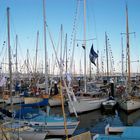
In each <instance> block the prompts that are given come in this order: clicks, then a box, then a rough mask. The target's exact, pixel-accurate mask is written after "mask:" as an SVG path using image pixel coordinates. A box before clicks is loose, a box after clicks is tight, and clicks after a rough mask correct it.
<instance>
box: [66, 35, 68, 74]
mask: <svg viewBox="0 0 140 140" xmlns="http://www.w3.org/2000/svg"><path fill="white" fill-rule="evenodd" d="M67 53H68V52H67V34H66V74H67V72H68V60H67V57H68V54H67Z"/></svg>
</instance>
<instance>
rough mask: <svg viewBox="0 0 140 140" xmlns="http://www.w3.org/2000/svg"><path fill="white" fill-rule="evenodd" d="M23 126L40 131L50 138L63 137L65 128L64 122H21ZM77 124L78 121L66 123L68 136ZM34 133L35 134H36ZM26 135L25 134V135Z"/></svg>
mask: <svg viewBox="0 0 140 140" xmlns="http://www.w3.org/2000/svg"><path fill="white" fill-rule="evenodd" d="M23 123H24V124H26V125H28V126H30V125H31V126H32V127H33V129H35V130H37V131H38V130H40V132H42V131H44V132H45V133H46V134H47V135H51V136H64V135H66V133H65V127H64V122H55V121H54V122H46V123H45V122H25V121H24V122H23ZM78 124H79V121H74V122H69V121H68V122H67V131H68V135H72V134H73V133H74V131H75V130H76V128H77V126H78ZM37 131H36V132H37ZM26 135H27V134H26Z"/></svg>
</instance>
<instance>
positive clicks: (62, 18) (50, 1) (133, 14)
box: [0, 0, 140, 73]
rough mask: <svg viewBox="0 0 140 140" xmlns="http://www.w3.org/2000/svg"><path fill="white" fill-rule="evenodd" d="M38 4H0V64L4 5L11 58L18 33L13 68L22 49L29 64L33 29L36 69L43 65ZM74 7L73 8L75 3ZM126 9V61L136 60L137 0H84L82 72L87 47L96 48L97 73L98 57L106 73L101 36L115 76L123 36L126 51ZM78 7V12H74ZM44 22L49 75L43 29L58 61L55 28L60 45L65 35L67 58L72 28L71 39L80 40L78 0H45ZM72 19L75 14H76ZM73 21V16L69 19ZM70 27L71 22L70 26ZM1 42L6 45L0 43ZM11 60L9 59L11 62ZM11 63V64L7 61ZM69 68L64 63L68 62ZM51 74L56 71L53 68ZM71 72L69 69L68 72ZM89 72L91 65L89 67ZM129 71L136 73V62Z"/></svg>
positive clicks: (36, 0) (34, 0) (78, 57)
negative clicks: (107, 42)
mask: <svg viewBox="0 0 140 140" xmlns="http://www.w3.org/2000/svg"><path fill="white" fill-rule="evenodd" d="M42 3H43V1H42V0H0V60H1V62H0V63H2V62H3V61H4V57H5V56H6V55H5V52H6V48H7V16H6V8H7V7H10V36H11V37H10V40H11V48H12V55H14V54H15V36H16V34H17V35H18V60H19V67H20V68H21V66H23V62H24V60H25V59H26V57H27V49H28V50H29V54H30V61H31V62H30V63H32V66H33V63H34V61H35V50H36V40H37V39H36V38H37V31H39V43H38V67H39V68H40V67H41V66H42V65H44V44H43V39H44V38H43V34H44V33H43V4H42ZM77 3H78V4H77ZM126 3H127V5H128V16H129V32H130V33H132V32H135V35H134V34H130V54H131V60H132V61H137V60H140V56H139V54H140V46H139V39H140V27H139V25H140V16H139V15H140V9H139V5H140V1H139V0H86V39H87V40H89V39H94V40H90V41H87V43H86V53H87V73H88V67H89V52H90V48H91V45H92V43H93V45H94V50H95V51H97V50H99V69H100V71H102V70H101V58H102V60H103V61H104V72H105V71H106V58H105V57H104V56H105V50H104V49H105V32H106V33H107V36H108V38H109V44H110V48H111V49H110V52H112V59H113V60H114V67H115V72H120V71H121V63H120V61H121V37H123V47H124V54H125V50H126V35H123V36H121V33H126V13H125V6H126ZM77 5H78V11H77V12H76V8H77ZM45 8H46V22H47V27H48V28H47V37H46V41H47V51H48V60H49V64H50V71H51V72H52V71H53V70H52V68H53V65H54V59H55V55H54V50H53V47H52V44H51V41H50V36H49V34H48V30H49V31H50V34H51V36H52V40H53V41H54V44H55V47H56V50H57V54H58V57H60V56H59V54H60V49H59V50H58V49H57V46H58V44H59V46H60V40H61V37H60V28H61V24H62V26H63V31H62V32H63V33H62V41H63V43H62V44H63V46H64V42H65V35H66V33H67V36H68V41H67V44H68V45H67V46H68V61H70V58H71V56H72V49H73V44H72V43H71V42H72V40H73V38H74V34H73V29H75V30H76V40H83V34H84V33H83V30H84V25H83V22H84V17H83V11H84V10H83V0H80V1H79V2H77V0H46V5H45ZM76 15H77V16H76ZM75 17H76V18H75ZM74 23H75V24H74ZM4 41H5V42H6V43H4ZM82 44H83V42H82V41H76V42H75V49H74V63H75V73H79V72H80V61H81V67H82V71H83V67H84V65H83V61H84V60H83V58H84V50H83V48H82V47H81V46H82ZM63 50H64V49H63ZM7 57H8V56H7ZM14 60H15V58H13V61H14ZM13 63H14V62H13ZM68 64H70V63H68ZM56 71H57V70H56ZM73 71H74V69H73ZM92 71H93V73H95V72H96V66H94V65H93V64H92ZM131 71H132V72H140V63H139V62H131Z"/></svg>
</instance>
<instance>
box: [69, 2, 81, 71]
mask: <svg viewBox="0 0 140 140" xmlns="http://www.w3.org/2000/svg"><path fill="white" fill-rule="evenodd" d="M78 13H79V0H77V6H76V12H75V19H74V27H73V49H72V56H71V60H70V67H69V71H70V73H71V72H72V64H73V57H74V50H75V40H76V22H77V17H78ZM70 43H71V44H70V45H72V38H71V42H70Z"/></svg>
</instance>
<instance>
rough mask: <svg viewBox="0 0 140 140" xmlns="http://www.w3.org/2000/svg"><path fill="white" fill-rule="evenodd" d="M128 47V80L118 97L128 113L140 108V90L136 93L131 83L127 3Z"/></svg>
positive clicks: (122, 107)
mask: <svg viewBox="0 0 140 140" xmlns="http://www.w3.org/2000/svg"><path fill="white" fill-rule="evenodd" d="M126 37H127V38H126V41H127V42H126V44H127V46H126V48H127V52H128V53H127V56H126V57H127V67H128V68H127V69H128V72H127V80H126V82H127V83H126V90H125V92H124V94H123V96H121V97H120V98H119V99H118V104H119V106H120V108H121V109H123V110H125V111H126V112H127V113H130V112H132V111H135V110H137V109H139V108H140V91H136V92H135V93H134V94H133V92H132V91H131V88H132V84H131V77H130V72H131V71H130V47H129V28H128V9H127V5H126Z"/></svg>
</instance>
